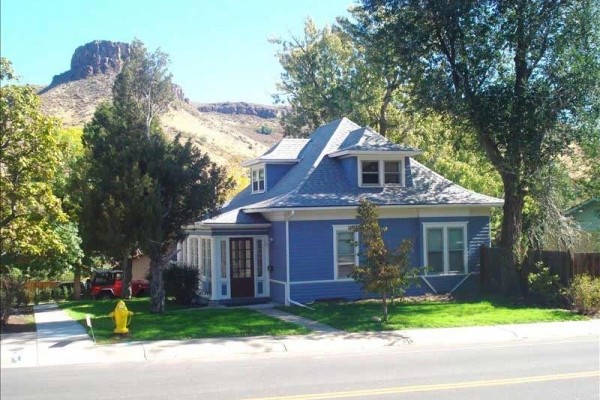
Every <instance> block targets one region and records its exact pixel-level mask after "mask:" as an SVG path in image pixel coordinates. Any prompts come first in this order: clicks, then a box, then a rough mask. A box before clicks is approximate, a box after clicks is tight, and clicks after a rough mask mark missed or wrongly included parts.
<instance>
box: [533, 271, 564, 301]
mask: <svg viewBox="0 0 600 400" xmlns="http://www.w3.org/2000/svg"><path fill="white" fill-rule="evenodd" d="M535 271H536V272H531V273H529V275H528V276H527V283H528V284H529V292H528V296H529V299H530V300H531V301H533V302H535V303H538V304H541V305H545V306H556V305H558V304H559V303H560V300H561V295H560V293H561V286H560V278H559V276H558V275H552V274H551V273H550V268H548V267H546V266H545V265H544V263H542V262H541V261H538V262H537V263H535Z"/></svg>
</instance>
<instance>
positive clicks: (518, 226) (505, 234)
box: [500, 174, 525, 267]
mask: <svg viewBox="0 0 600 400" xmlns="http://www.w3.org/2000/svg"><path fill="white" fill-rule="evenodd" d="M502 181H503V183H504V207H503V211H504V215H503V217H502V232H501V235H500V247H503V248H506V249H510V250H511V254H512V256H511V259H512V263H513V265H514V266H515V267H516V266H518V264H519V261H520V258H521V256H522V253H523V249H521V243H520V239H521V234H522V232H523V206H524V203H525V192H524V190H523V189H522V187H521V186H522V185H521V183H520V182H519V181H518V179H517V177H516V176H515V175H513V174H502Z"/></svg>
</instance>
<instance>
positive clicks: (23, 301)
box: [0, 270, 27, 326]
mask: <svg viewBox="0 0 600 400" xmlns="http://www.w3.org/2000/svg"><path fill="white" fill-rule="evenodd" d="M23 305H27V296H26V293H25V280H24V279H23V277H22V276H21V274H20V273H19V271H18V270H9V271H8V272H7V273H3V274H2V277H1V278H0V324H1V325H2V326H4V325H5V324H6V322H8V317H10V316H11V314H12V312H13V310H14V309H15V308H16V307H19V306H23Z"/></svg>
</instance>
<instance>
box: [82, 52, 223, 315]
mask: <svg viewBox="0 0 600 400" xmlns="http://www.w3.org/2000/svg"><path fill="white" fill-rule="evenodd" d="M132 49H133V50H132V55H131V58H130V59H129V61H128V63H127V64H126V65H125V66H124V68H123V71H122V73H121V74H120V75H119V76H118V77H117V79H116V82H115V86H114V88H113V104H112V105H109V104H104V105H101V106H100V107H99V108H98V109H97V110H96V113H95V115H94V119H93V120H92V122H91V123H90V124H88V125H87V126H86V129H85V136H84V137H85V141H86V146H87V148H88V150H89V152H90V167H89V171H90V174H89V175H88V177H89V179H88V181H89V184H90V188H89V189H90V190H89V193H88V194H87V200H86V202H85V204H86V205H85V207H84V213H83V215H84V221H87V222H88V224H89V225H88V227H87V228H86V229H84V232H86V235H87V236H86V237H87V238H88V240H87V243H94V245H95V246H100V247H102V249H103V251H104V252H108V253H109V254H113V255H115V256H116V255H119V254H120V255H121V258H122V259H124V258H126V256H127V255H129V254H130V253H131V251H133V250H135V249H137V248H139V249H141V250H142V251H143V252H144V254H146V255H148V256H149V257H150V274H151V296H152V300H151V310H152V311H153V312H163V311H164V302H165V298H164V296H165V295H164V286H163V283H162V269H163V266H164V265H165V264H166V262H167V261H168V260H169V258H170V255H171V254H170V253H171V252H172V247H173V244H174V243H175V241H176V240H177V238H178V237H179V235H180V233H181V227H182V226H183V225H184V224H186V223H189V222H191V221H192V220H194V219H196V218H197V219H199V218H201V216H202V215H204V214H205V213H206V212H209V211H211V210H213V209H215V208H216V207H217V206H218V205H219V204H220V203H221V202H223V201H224V194H225V192H226V191H227V190H229V189H230V180H228V179H227V178H226V177H225V173H224V171H223V170H222V169H221V168H219V167H217V166H216V165H215V164H213V163H212V162H211V161H210V160H209V158H208V156H206V155H204V154H201V153H200V152H199V151H198V150H197V149H195V148H194V147H193V146H192V144H191V142H187V143H185V144H182V143H180V138H179V137H177V138H175V139H174V140H172V141H170V140H167V139H166V137H165V136H164V134H163V132H162V129H161V128H160V121H159V119H158V116H159V114H160V112H163V111H165V110H166V109H167V107H168V104H169V103H170V102H171V101H172V100H173V94H172V91H171V79H170V75H169V74H168V73H167V70H166V60H167V58H166V55H164V53H161V52H158V51H157V52H156V53H153V54H150V53H148V52H147V50H146V49H145V47H144V46H143V44H141V42H137V41H136V42H134V44H133V45H132ZM140 82H144V85H142V86H140ZM167 88H168V90H167ZM125 267H126V268H127V265H125Z"/></svg>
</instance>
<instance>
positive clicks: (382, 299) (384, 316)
mask: <svg viewBox="0 0 600 400" xmlns="http://www.w3.org/2000/svg"><path fill="white" fill-rule="evenodd" d="M381 301H382V305H383V322H387V320H388V311H387V293H386V292H383V294H382V295H381Z"/></svg>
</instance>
